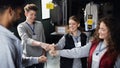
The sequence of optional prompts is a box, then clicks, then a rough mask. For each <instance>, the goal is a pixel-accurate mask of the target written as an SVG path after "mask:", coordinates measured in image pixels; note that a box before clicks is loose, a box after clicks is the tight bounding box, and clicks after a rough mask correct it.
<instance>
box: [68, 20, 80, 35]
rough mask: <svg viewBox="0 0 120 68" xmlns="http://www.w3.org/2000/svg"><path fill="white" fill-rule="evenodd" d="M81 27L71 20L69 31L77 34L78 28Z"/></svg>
mask: <svg viewBox="0 0 120 68" xmlns="http://www.w3.org/2000/svg"><path fill="white" fill-rule="evenodd" d="M79 26H80V24H78V23H77V22H76V21H74V20H72V19H70V20H69V30H70V32H72V33H73V32H75V31H77V29H78V27H79Z"/></svg>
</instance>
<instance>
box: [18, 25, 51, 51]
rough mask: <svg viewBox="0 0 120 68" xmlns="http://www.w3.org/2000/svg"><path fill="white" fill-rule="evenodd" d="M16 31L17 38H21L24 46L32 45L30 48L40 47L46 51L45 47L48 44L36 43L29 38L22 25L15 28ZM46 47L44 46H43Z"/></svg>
mask: <svg viewBox="0 0 120 68" xmlns="http://www.w3.org/2000/svg"><path fill="white" fill-rule="evenodd" d="M17 30H18V33H19V36H20V37H21V39H22V40H23V41H24V42H26V44H28V45H32V46H41V47H42V48H44V49H46V48H47V46H48V45H49V44H46V43H42V42H39V41H36V40H34V39H32V38H30V37H29V36H28V34H27V31H26V29H25V28H24V26H23V25H22V24H19V25H18V27H17ZM45 45H46V46H45Z"/></svg>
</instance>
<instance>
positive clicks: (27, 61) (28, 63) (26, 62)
mask: <svg viewBox="0 0 120 68" xmlns="http://www.w3.org/2000/svg"><path fill="white" fill-rule="evenodd" d="M37 63H39V62H38V57H26V56H25V55H22V64H23V66H24V67H26V66H31V65H33V64H37Z"/></svg>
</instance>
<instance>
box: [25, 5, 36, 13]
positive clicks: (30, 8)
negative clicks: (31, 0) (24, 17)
mask: <svg viewBox="0 0 120 68" xmlns="http://www.w3.org/2000/svg"><path fill="white" fill-rule="evenodd" d="M30 10H34V11H37V10H38V8H37V6H36V5H35V4H27V5H26V6H25V7H24V11H25V12H29V11H30Z"/></svg>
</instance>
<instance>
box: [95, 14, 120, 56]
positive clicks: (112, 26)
mask: <svg viewBox="0 0 120 68" xmlns="http://www.w3.org/2000/svg"><path fill="white" fill-rule="evenodd" d="M101 22H103V23H104V24H105V25H106V26H107V28H108V31H109V35H108V38H107V43H108V45H107V47H108V50H107V52H109V53H110V54H113V56H116V55H118V54H120V45H119V44H120V43H119V41H118V38H120V37H119V35H118V34H117V31H118V30H119V29H118V23H117V22H116V20H115V19H114V18H113V17H108V16H107V17H103V18H101V19H100V21H99V23H98V25H97V28H96V31H95V34H94V40H97V41H98V42H99V41H101V40H102V39H100V38H99V34H98V30H99V26H100V23H101Z"/></svg>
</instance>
